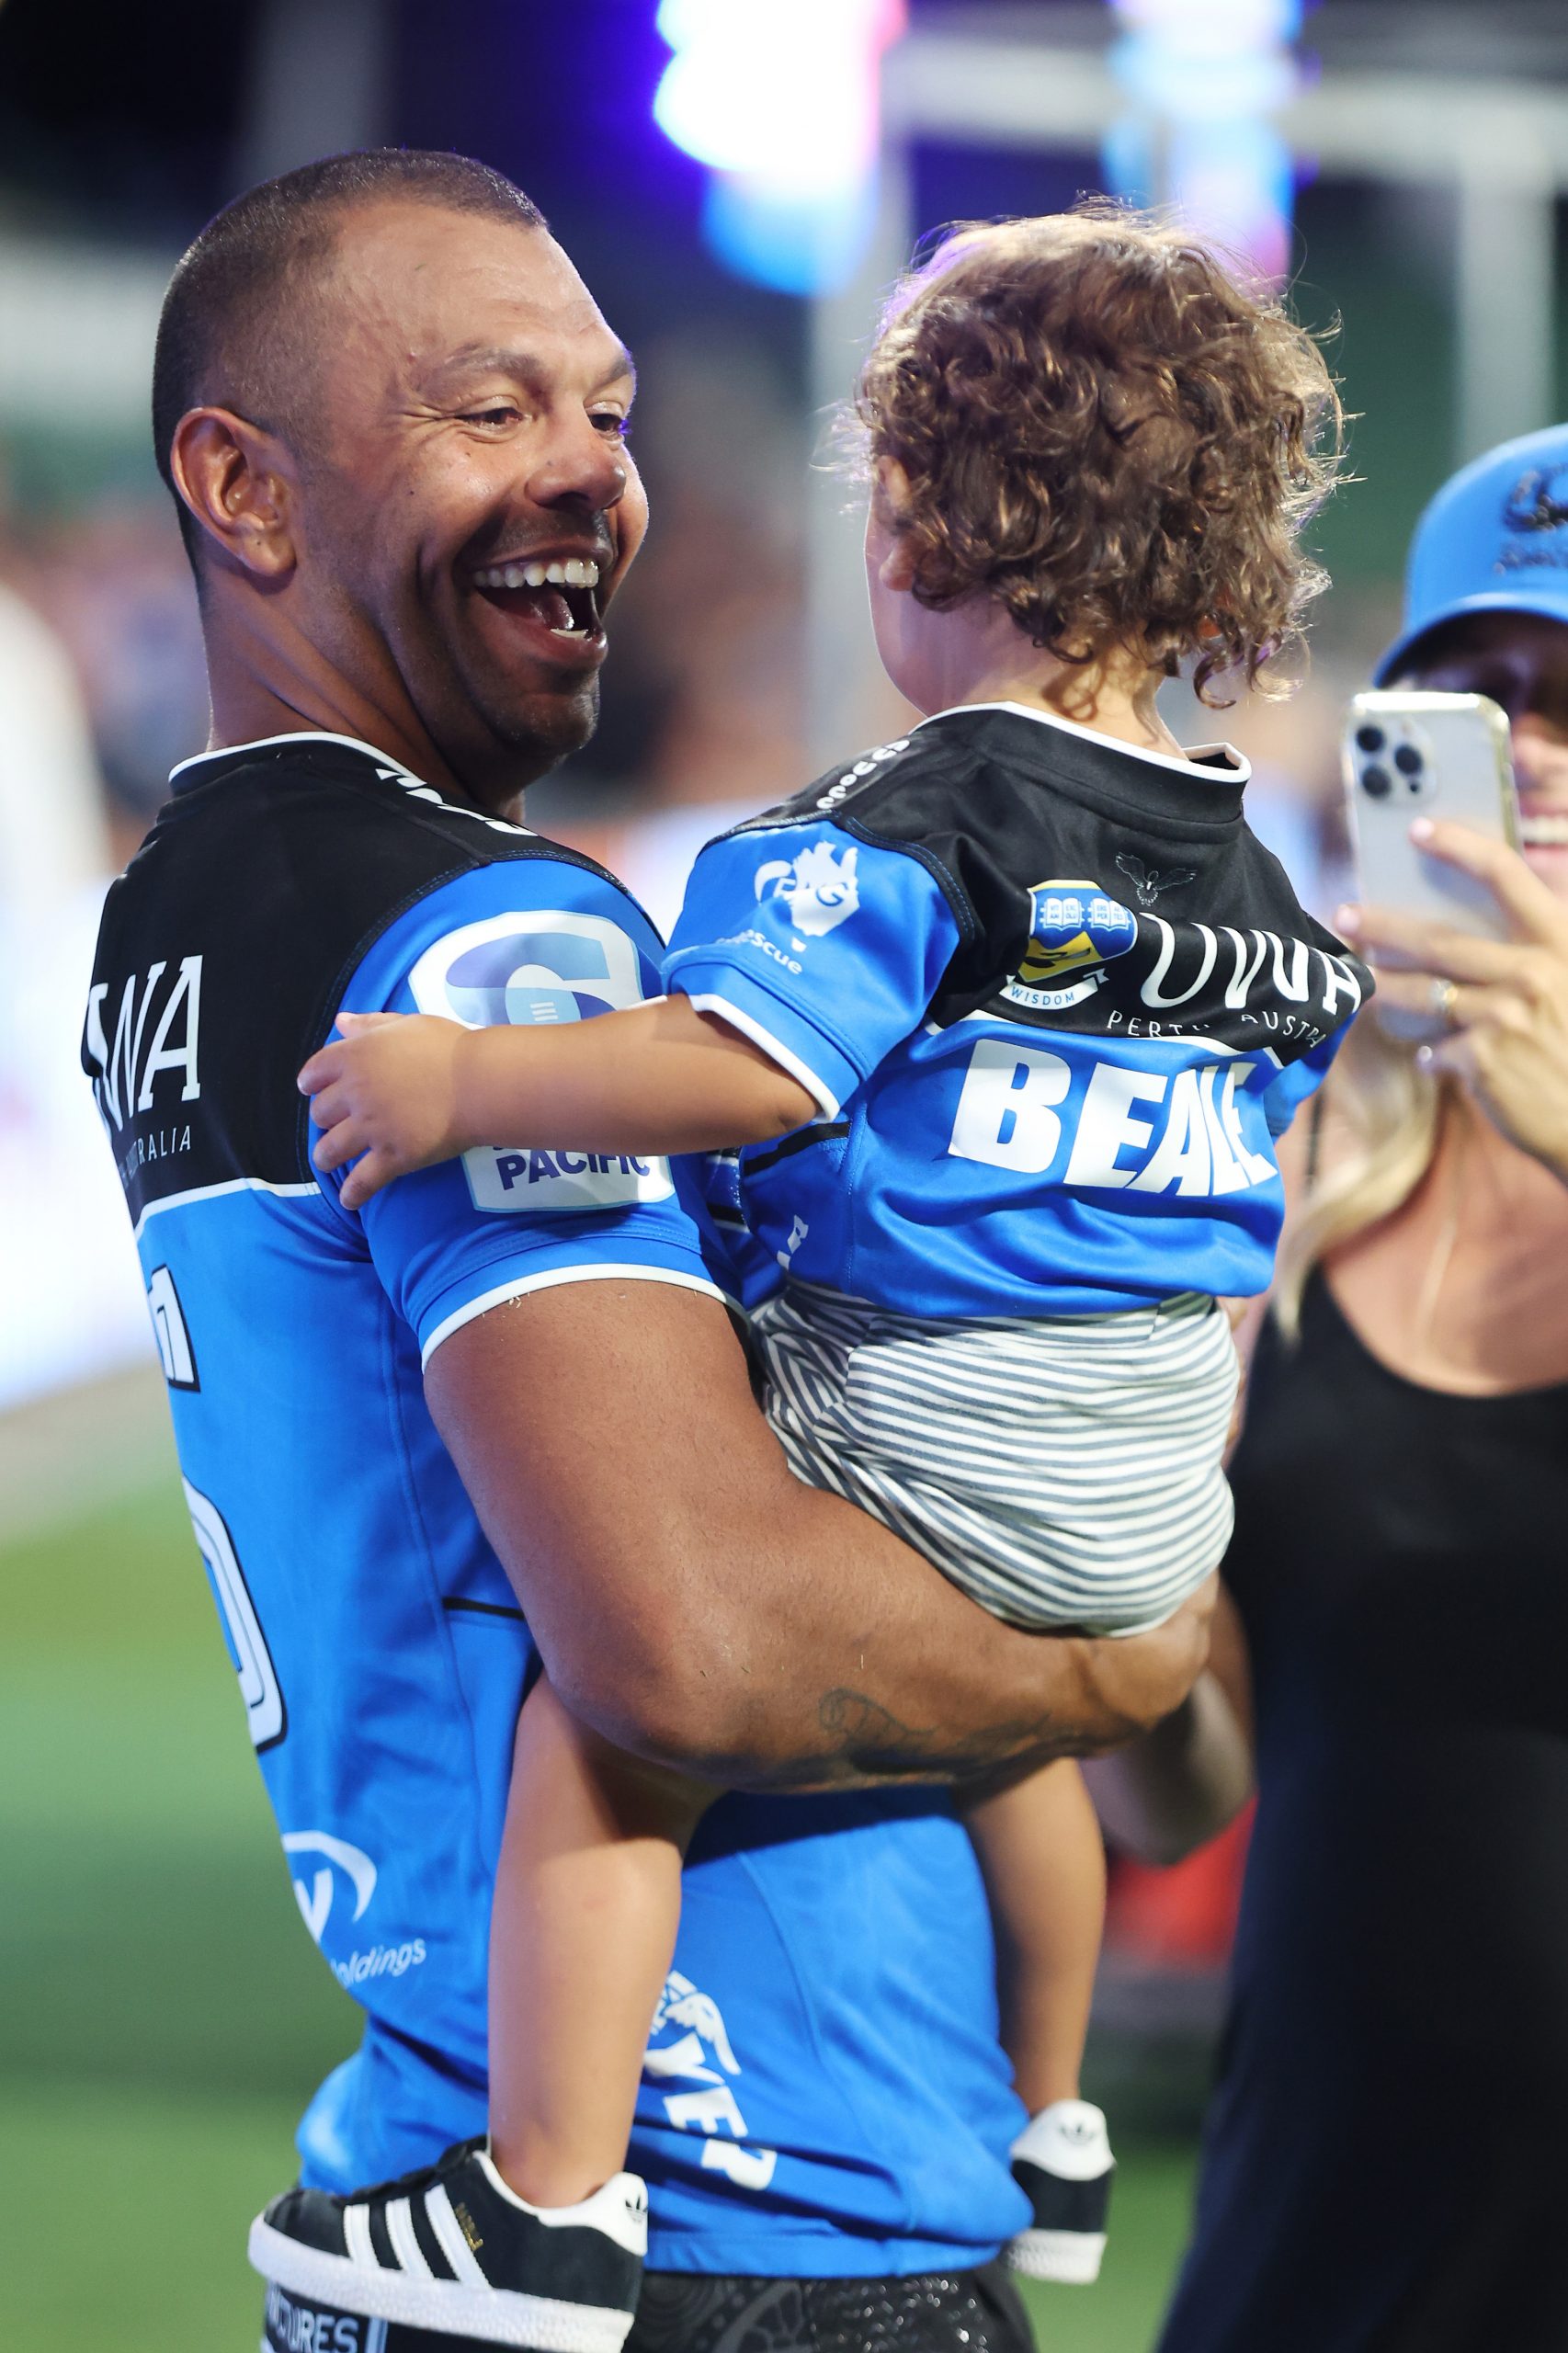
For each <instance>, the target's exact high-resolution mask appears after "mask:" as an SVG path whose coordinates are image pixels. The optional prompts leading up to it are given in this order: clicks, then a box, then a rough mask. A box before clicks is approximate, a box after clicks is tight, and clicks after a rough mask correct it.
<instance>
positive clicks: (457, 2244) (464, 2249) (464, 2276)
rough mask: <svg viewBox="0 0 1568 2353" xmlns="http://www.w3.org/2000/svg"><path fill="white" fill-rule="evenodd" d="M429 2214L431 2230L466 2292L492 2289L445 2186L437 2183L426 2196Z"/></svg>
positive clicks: (426, 2207)
mask: <svg viewBox="0 0 1568 2353" xmlns="http://www.w3.org/2000/svg"><path fill="white" fill-rule="evenodd" d="M425 2211H426V2214H427V2215H428V2216H429V2218H430V2228H431V2229H432V2230H433V2231H434V2232H435V2234H436V2236H437V2239H438V2240H439V2242H440V2246H441V2253H442V2254H443V2255H444V2256H446V2258H447V2261H448V2262H449V2264H450V2265H451V2267H452V2270H453V2273H454V2274H455V2276H456V2277H457V2278H458V2279H460V2281H461V2282H462V2285H463V2286H464V2287H465V2288H485V2287H488V2286H489V2284H490V2283H489V2281H488V2280H487V2279H485V2276H484V2274H483V2271H482V2270H481V2269H480V2268H479V2265H478V2263H477V2261H476V2260H475V2258H474V2253H473V2249H472V2247H471V2246H470V2245H469V2243H468V2241H467V2239H465V2238H464V2236H463V2233H462V2224H461V2223H460V2222H459V2220H458V2218H457V2216H456V2214H454V2213H453V2211H452V2201H451V2200H450V2199H449V2197H448V2195H447V2192H446V2187H445V2185H444V2184H443V2183H441V2182H437V2183H436V2184H435V2185H434V2187H433V2188H429V2189H427V2190H426V2192H425Z"/></svg>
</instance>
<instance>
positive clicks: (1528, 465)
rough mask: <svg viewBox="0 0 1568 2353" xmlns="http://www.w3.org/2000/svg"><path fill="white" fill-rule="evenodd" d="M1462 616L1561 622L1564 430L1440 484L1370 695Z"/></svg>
mask: <svg viewBox="0 0 1568 2353" xmlns="http://www.w3.org/2000/svg"><path fill="white" fill-rule="evenodd" d="M1462 613H1541V614H1544V615H1545V616H1546V618H1547V619H1548V620H1554V621H1563V622H1568V425H1549V426H1547V427H1546V429H1545V431H1544V432H1542V433H1526V434H1524V435H1523V436H1521V438H1519V439H1518V440H1517V441H1505V442H1503V443H1502V445H1501V446H1500V447H1499V448H1498V449H1488V451H1487V452H1486V455H1485V456H1484V457H1483V458H1477V459H1475V460H1473V461H1472V462H1471V464H1470V465H1468V466H1465V467H1463V468H1462V469H1461V471H1460V472H1459V473H1457V474H1455V475H1454V477H1453V479H1452V481H1451V482H1446V483H1444V484H1443V487H1442V489H1441V490H1440V491H1439V492H1438V493H1437V496H1436V498H1434V499H1433V501H1432V503H1431V505H1430V506H1428V507H1427V509H1426V513H1425V514H1424V515H1423V516H1422V517H1421V520H1420V522H1419V523H1417V525H1416V527H1415V539H1414V540H1412V541H1411V547H1410V564H1409V568H1408V570H1407V572H1406V574H1405V579H1404V627H1403V631H1401V632H1400V634H1399V636H1398V637H1396V638H1395V640H1394V642H1393V643H1392V645H1391V646H1390V647H1389V650H1388V652H1387V653H1386V654H1384V655H1383V657H1382V659H1381V662H1380V663H1379V664H1378V666H1377V668H1376V670H1375V671H1374V672H1373V674H1372V683H1373V684H1374V686H1379V687H1381V686H1386V685H1387V683H1388V681H1389V680H1390V679H1391V678H1393V677H1397V676H1398V675H1399V671H1400V668H1401V666H1402V665H1403V662H1404V660H1405V657H1406V655H1407V654H1409V652H1410V649H1411V647H1412V646H1413V645H1414V644H1415V641H1416V640H1417V638H1421V637H1425V636H1426V632H1427V631H1428V630H1430V629H1436V628H1437V625H1438V623H1439V622H1441V621H1451V620H1458V619H1459V617H1460V614H1462Z"/></svg>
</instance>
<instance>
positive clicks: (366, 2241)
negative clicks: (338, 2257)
mask: <svg viewBox="0 0 1568 2353" xmlns="http://www.w3.org/2000/svg"><path fill="white" fill-rule="evenodd" d="M343 2243H344V2245H345V2246H346V2247H347V2250H348V2259H349V2261H350V2262H351V2263H366V2264H370V2265H374V2263H375V2260H376V2249H375V2245H374V2242H373V2241H372V2239H371V2237H370V2210H369V2207H368V2206H346V2207H345V2208H344V2210H343Z"/></svg>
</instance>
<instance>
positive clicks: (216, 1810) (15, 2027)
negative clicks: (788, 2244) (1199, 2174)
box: [0, 1486, 1190, 2353]
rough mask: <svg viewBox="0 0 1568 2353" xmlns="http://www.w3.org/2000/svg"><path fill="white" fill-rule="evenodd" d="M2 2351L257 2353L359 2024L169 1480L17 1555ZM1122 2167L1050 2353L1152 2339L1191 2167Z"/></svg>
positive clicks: (0, 1797)
mask: <svg viewBox="0 0 1568 2353" xmlns="http://www.w3.org/2000/svg"><path fill="white" fill-rule="evenodd" d="M0 1630H3V1631H0V1855H3V1856H4V1858H5V1872H6V1886H5V1896H4V1901H3V1904H0V2120H3V2121H0V2216H4V2218H5V2219H4V2224H3V2226H0V2242H3V2248H0V2346H3V2347H5V2353H254V2347H255V2346H256V2338H257V2335H258V2324H259V2299H258V2295H257V2292H256V2282H255V2280H254V2279H253V2278H252V2276H251V2274H250V2273H249V2271H248V2270H247V2268H246V2267H245V2262H244V2231H245V2225H246V2222H248V2220H249V2218H250V2216H251V2215H252V2214H253V2213H254V2212H255V2211H256V2208H257V2207H258V2206H259V2205H260V2204H261V2202H262V2201H263V2200H265V2199H266V2198H267V2196H268V2195H270V2193H271V2192H272V2191H274V2190H276V2189H278V2188H281V2187H283V2185H284V2184H285V2183H286V2182H287V2181H288V2180H289V2179H290V2177H291V2167H292V2148H291V2139H290V2136H291V2133H292V2129H293V2123H294V2119H295V2117H296V2116H297V2115H298V2113H299V2110H300V2109H301V2106H302V2104H303V2102H304V2100H305V2098H306V2097H307V2095H308V2094H309V2092H310V2091H311V2089H312V2086H314V2084H315V2083H316V2082H317V2081H318V2080H319V2079H320V2077H321V2076H322V2075H323V2074H324V2072H325V2071H326V2069H327V2068H328V2067H330V2066H332V2065H333V2064H334V2063H335V2062H336V2061H337V2060H338V2059H340V2058H342V2057H343V2056H344V2054H345V2053H346V2052H347V2051H348V2050H349V2049H350V2048H351V2047H352V2045H353V2042H354V2040H355V2039H356V2035H357V2030H358V2029H357V2019H358V2012H357V2011H356V2010H355V2009H354V2007H353V2006H352V2005H351V2004H350V2002H349V2001H348V2000H347V1996H346V1995H342V1994H340V1993H339V1992H338V1990H337V1988H336V1987H335V1985H334V1984H333V1983H332V1981H331V1979H330V1977H329V1976H328V1974H327V1972H326V1971H325V1970H324V1968H323V1966H322V1964H321V1962H320V1961H319V1960H318V1959H317V1957H316V1955H315V1953H314V1951H313V1950H312V1946H311V1943H310V1940H309V1938H308V1937H307V1936H306V1934H305V1932H304V1929H303V1927H301V1922H300V1919H299V1915H298V1913H297V1911H296V1908H295V1904H294V1901H293V1898H292V1895H291V1894H290V1886H289V1879H288V1874H287V1872H286V1870H285V1869H284V1864H283V1859H282V1856H281V1853H280V1851H279V1849H278V1842H277V1838H276V1836H275V1834H274V1831H273V1827H272V1821H271V1816H270V1814H269V1813H268V1812H267V1806H266V1802H265V1801H264V1798H263V1795H262V1789H261V1782H260V1779H259V1777H258V1775H257V1773H256V1767H255V1763H254V1760H253V1758H252V1756H251V1751H250V1745H249V1742H248V1740H247V1739H246V1736H245V1729H244V1716H243V1711H242V1710H241V1707H240V1704H239V1701H238V1699H237V1696H236V1693H235V1690H234V1686H233V1674H232V1672H231V1670H230V1667H229V1665H228V1661H227V1658H226V1655H225V1654H224V1650H223V1645H222V1638H221V1636H220V1634H219V1631H218V1626H217V1620H216V1617H215V1614H214V1612H213V1609H212V1607H211V1603H210V1599H209V1597H208V1592H207V1586H206V1582H205V1579H204V1577H203V1575H202V1573H201V1569H200V1565H199V1561H198V1559H197V1554H196V1551H195V1547H194V1545H193V1543H192V1540H191V1537H190V1531H189V1528H188V1525H187V1521H186V1519H185V1517H184V1513H183V1509H182V1507H181V1505H180V1502H179V1498H178V1494H177V1490H175V1491H171V1490H170V1489H169V1488H168V1487H166V1486H160V1488H159V1489H158V1490H157V1491H155V1492H153V1493H150V1494H149V1493H143V1494H132V1495H130V1496H129V1497H127V1498H126V1499H125V1500H124V1501H122V1502H120V1503H119V1504H117V1505H115V1506H113V1507H108V1508H106V1507H98V1508H96V1509H95V1510H93V1511H92V1512H91V1513H90V1514H87V1515H85V1516H83V1517H81V1518H75V1519H73V1520H71V1521H70V1522H68V1523H63V1524H62V1525H61V1526H59V1527H57V1528H52V1529H49V1530H48V1531H47V1532H45V1533H43V1534H40V1535H33V1536H31V1537H28V1538H27V1539H25V1540H16V1541H13V1542H11V1543H10V1544H9V1545H7V1546H6V1547H4V1548H3V1549H0ZM1121 2154H1122V2160H1123V2164H1122V2173H1121V2177H1120V2180H1119V2185H1118V2211H1117V2216H1116V2225H1117V2226H1116V2231H1115V2234H1114V2235H1113V2238H1112V2242H1111V2249H1110V2253H1109V2254H1108V2257H1107V2262H1106V2276H1105V2279H1104V2280H1103V2282H1102V2284H1101V2285H1100V2287H1099V2288H1097V2289H1095V2290H1081V2289H1080V2290H1073V2289H1054V2290H1042V2291H1040V2293H1039V2294H1038V2297H1037V2301H1036V2309H1037V2311H1038V2313H1039V2315H1040V2343H1041V2345H1042V2346H1044V2347H1051V2348H1052V2353H1054V2349H1055V2348H1058V2347H1060V2348H1062V2353H1145V2348H1146V2347H1148V2346H1149V2345H1150V2344H1151V2342H1152V2338H1153V2329H1154V2325H1155V2322H1156V2319H1157V2315H1158V2313H1159V2310H1160V2306H1161V2302H1162V2299H1163V2296H1164V2293H1165V2286H1166V2283H1167V2281H1168V2279H1169V2276H1170V2271H1171V2268H1172V2265H1173V2264H1174V2262H1175V2259H1176V2254H1177V2251H1178V2249H1179V2247H1180V2245H1181V2240H1182V2235H1183V2232H1184V2229H1185V2225H1186V2211H1187V2194H1188V2188H1189V2177H1190V2158H1189V2155H1188V2153H1187V2150H1186V2149H1185V2148H1184V2147H1183V2146H1182V2145H1181V2144H1180V2143H1170V2142H1150V2143H1144V2144H1142V2145H1137V2144H1134V2145H1132V2146H1131V2147H1127V2146H1124V2147H1123V2148H1122V2151H1121ZM170 2243H172V2244H173V2245H176V2246H177V2248H178V2260H177V2262H174V2261H171V2260H170V2259H169V2256H168V2255H167V2254H166V2253H165V2251H164V2249H165V2247H166V2246H167V2245H169V2244H170Z"/></svg>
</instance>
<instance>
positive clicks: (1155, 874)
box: [1116, 849, 1198, 907]
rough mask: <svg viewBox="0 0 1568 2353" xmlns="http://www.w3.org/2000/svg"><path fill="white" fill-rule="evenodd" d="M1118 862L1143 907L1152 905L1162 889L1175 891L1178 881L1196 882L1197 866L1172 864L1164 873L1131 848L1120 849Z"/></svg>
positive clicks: (1117, 856)
mask: <svg viewBox="0 0 1568 2353" xmlns="http://www.w3.org/2000/svg"><path fill="white" fill-rule="evenodd" d="M1116 863H1117V866H1118V868H1119V870H1120V872H1122V873H1123V874H1125V875H1126V877H1127V879H1128V881H1130V882H1131V885H1132V888H1133V890H1134V891H1135V892H1137V894H1138V904H1139V905H1140V906H1141V907H1152V906H1153V904H1154V902H1155V900H1156V899H1157V898H1158V897H1159V895H1160V892H1162V891H1174V890H1175V889H1176V886H1177V885H1178V883H1182V882H1196V881H1197V880H1198V869H1197V867H1196V866H1171V867H1167V868H1166V869H1165V871H1164V873H1162V872H1161V870H1160V869H1159V868H1158V867H1157V866H1145V865H1144V863H1143V861H1142V858H1135V857H1134V856H1133V854H1132V852H1131V850H1130V849H1123V850H1118V852H1117V855H1116Z"/></svg>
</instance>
